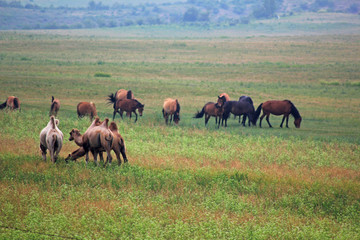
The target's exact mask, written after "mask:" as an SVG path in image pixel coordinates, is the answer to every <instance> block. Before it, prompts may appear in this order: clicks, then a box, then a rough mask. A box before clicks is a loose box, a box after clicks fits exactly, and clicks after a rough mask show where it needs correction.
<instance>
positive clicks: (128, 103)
mask: <svg viewBox="0 0 360 240" xmlns="http://www.w3.org/2000/svg"><path fill="white" fill-rule="evenodd" d="M144 106H145V105H144V104H142V103H140V102H139V101H138V100H136V99H123V100H118V101H117V102H116V104H114V113H113V120H114V119H115V115H116V113H117V112H118V113H119V114H120V117H121V119H122V118H123V112H124V111H125V112H126V113H129V114H130V119H131V113H134V114H135V116H136V118H135V122H136V121H137V119H138V115H137V113H136V109H137V110H138V111H139V115H140V117H141V116H142V114H143V111H144Z"/></svg>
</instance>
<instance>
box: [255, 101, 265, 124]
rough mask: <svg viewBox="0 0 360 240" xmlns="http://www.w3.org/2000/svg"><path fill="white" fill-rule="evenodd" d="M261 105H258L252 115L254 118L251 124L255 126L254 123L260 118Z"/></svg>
mask: <svg viewBox="0 0 360 240" xmlns="http://www.w3.org/2000/svg"><path fill="white" fill-rule="evenodd" d="M262 105H263V104H262V103H260V105H259V106H258V107H257V109H256V111H255V113H254V118H253V124H254V125H256V122H257V120H258V118H259V116H260V113H261V109H262Z"/></svg>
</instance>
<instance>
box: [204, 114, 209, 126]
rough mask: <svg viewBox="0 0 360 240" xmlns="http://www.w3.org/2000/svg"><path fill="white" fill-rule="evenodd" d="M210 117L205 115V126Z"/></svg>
mask: <svg viewBox="0 0 360 240" xmlns="http://www.w3.org/2000/svg"><path fill="white" fill-rule="evenodd" d="M209 119H210V116H209V115H207V114H206V113H205V126H206V124H207V123H208V121H209Z"/></svg>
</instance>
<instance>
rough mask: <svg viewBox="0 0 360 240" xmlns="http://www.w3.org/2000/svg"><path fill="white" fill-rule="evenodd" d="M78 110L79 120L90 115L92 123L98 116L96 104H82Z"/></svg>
mask: <svg viewBox="0 0 360 240" xmlns="http://www.w3.org/2000/svg"><path fill="white" fill-rule="evenodd" d="M76 109H77V114H78V117H79V118H82V117H84V116H86V115H88V116H89V117H90V121H92V120H93V118H94V117H96V116H97V113H96V107H95V103H93V102H80V103H79V104H78V105H77V107H76Z"/></svg>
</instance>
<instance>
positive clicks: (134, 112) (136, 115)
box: [130, 109, 137, 122]
mask: <svg viewBox="0 0 360 240" xmlns="http://www.w3.org/2000/svg"><path fill="white" fill-rule="evenodd" d="M133 112H134V114H135V122H136V121H137V113H136V109H135V110H134V111H133ZM130 116H131V115H130Z"/></svg>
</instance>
